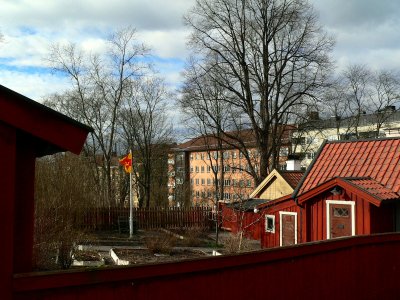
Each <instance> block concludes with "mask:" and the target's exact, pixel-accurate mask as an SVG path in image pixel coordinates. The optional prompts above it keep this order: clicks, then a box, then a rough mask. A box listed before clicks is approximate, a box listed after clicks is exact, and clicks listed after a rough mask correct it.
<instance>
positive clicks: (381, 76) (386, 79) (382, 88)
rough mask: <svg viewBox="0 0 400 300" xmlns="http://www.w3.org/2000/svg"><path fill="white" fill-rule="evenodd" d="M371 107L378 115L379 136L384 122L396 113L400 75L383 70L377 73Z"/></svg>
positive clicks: (399, 92)
mask: <svg viewBox="0 0 400 300" xmlns="http://www.w3.org/2000/svg"><path fill="white" fill-rule="evenodd" d="M372 85H373V87H372V89H373V95H374V97H373V99H372V101H371V104H370V105H371V107H372V109H373V111H374V112H375V116H376V121H375V124H376V134H377V137H378V136H379V131H380V130H381V128H382V126H383V124H384V123H385V122H386V121H388V119H389V118H390V117H391V116H392V115H393V114H394V113H395V111H396V105H398V104H399V102H400V77H399V74H398V73H396V72H394V71H389V70H381V71H378V72H376V73H375V76H374V79H373V83H372Z"/></svg>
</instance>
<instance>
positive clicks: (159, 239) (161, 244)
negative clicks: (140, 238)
mask: <svg viewBox="0 0 400 300" xmlns="http://www.w3.org/2000/svg"><path fill="white" fill-rule="evenodd" d="M175 244H176V238H175V237H174V236H172V235H170V234H167V233H164V234H157V235H154V236H152V237H147V238H146V239H145V245H146V247H147V248H148V249H149V250H150V252H151V253H163V254H171V252H172V249H173V248H174V246H175Z"/></svg>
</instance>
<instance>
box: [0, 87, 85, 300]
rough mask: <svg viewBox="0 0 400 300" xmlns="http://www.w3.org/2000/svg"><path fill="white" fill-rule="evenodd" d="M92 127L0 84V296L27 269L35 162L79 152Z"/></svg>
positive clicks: (29, 265) (29, 266) (6, 294)
mask: <svg viewBox="0 0 400 300" xmlns="http://www.w3.org/2000/svg"><path fill="white" fill-rule="evenodd" d="M89 131H91V128H89V127H87V126H85V125H83V124H81V123H78V122H76V121H74V120H72V119H70V118H68V117H66V116H64V115H62V114H60V113H57V112H56V111H54V110H51V109H49V108H47V107H45V106H43V105H41V104H39V103H37V102H35V101H33V100H31V99H29V98H27V97H25V96H22V95H20V94H18V93H16V92H14V91H12V90H10V89H7V88H6V87H4V86H2V85H0V153H1V155H0V170H1V175H0V191H1V195H0V201H1V209H0V236H1V237H2V246H1V247H0V256H1V257H2V258H3V259H1V260H0V295H1V296H2V299H11V292H12V278H13V274H14V273H22V272H29V271H31V269H32V255H33V254H32V249H33V232H34V178H35V159H36V157H40V156H43V155H48V154H53V153H56V152H60V151H67V150H68V151H71V152H73V153H76V154H78V153H79V152H80V151H81V149H82V146H83V144H84V142H85V140H86V137H87V135H88V133H89Z"/></svg>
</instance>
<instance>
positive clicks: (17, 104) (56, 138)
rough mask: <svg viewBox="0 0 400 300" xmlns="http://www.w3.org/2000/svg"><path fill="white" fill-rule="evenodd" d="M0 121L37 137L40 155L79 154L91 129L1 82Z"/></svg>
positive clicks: (36, 142)
mask: <svg viewBox="0 0 400 300" xmlns="http://www.w3.org/2000/svg"><path fill="white" fill-rule="evenodd" d="M0 122H3V123H5V124H7V125H8V126H11V127H13V128H15V129H17V130H19V131H21V132H23V133H24V134H28V135H30V136H32V137H34V138H35V148H36V153H37V156H43V155H48V154H53V153H56V152H60V151H71V152H73V153H75V154H79V153H80V151H81V149H82V145H83V144H84V142H85V140H86V137H87V134H88V132H89V131H91V130H92V129H91V128H90V127H88V126H85V125H83V124H81V123H79V122H77V121H75V120H73V119H71V118H69V117H67V116H65V115H63V114H60V113H58V112H56V111H54V110H52V109H50V108H48V107H46V106H44V105H42V104H40V103H38V102H35V101H33V100H31V99H29V98H27V97H25V96H23V95H21V94H18V93H17V92H14V91H12V90H10V89H8V88H6V87H4V86H2V85H0Z"/></svg>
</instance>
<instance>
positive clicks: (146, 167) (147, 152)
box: [120, 77, 172, 207]
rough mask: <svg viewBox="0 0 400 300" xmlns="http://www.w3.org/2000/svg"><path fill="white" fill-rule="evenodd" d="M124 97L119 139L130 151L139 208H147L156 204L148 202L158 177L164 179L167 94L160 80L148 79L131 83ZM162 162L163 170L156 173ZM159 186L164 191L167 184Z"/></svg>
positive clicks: (169, 129)
mask: <svg viewBox="0 0 400 300" xmlns="http://www.w3.org/2000/svg"><path fill="white" fill-rule="evenodd" d="M127 96H128V97H127V98H126V99H125V100H124V101H123V106H122V107H121V119H120V125H121V128H122V136H123V140H125V141H127V145H126V147H127V148H128V149H129V148H130V149H132V150H133V166H134V172H133V174H134V176H135V177H136V178H135V179H136V182H137V183H138V184H139V186H140V187H141V190H142V191H143V192H142V195H141V197H140V199H139V205H140V206H146V207H149V206H150V203H151V202H154V203H156V202H157V201H158V200H157V199H153V201H151V195H152V192H151V188H152V186H154V184H155V183H156V182H157V181H159V180H160V179H161V177H160V176H164V177H165V176H166V169H167V166H166V162H167V151H168V147H167V145H168V144H170V143H171V140H172V138H171V135H172V125H171V124H170V123H169V121H168V119H167V114H166V108H167V104H168V100H169V97H170V93H169V92H168V90H167V88H166V86H165V83H164V82H163V81H162V80H161V79H159V78H157V77H148V78H142V79H141V80H137V81H133V82H131V85H130V93H129V94H128V95H127ZM163 162H165V164H164V167H165V168H164V170H162V168H161V169H157V168H156V167H160V164H161V166H162V165H163ZM157 178H158V179H157ZM165 179H166V177H165ZM161 182H162V184H163V185H164V187H165V188H166V186H167V182H166V181H165V182H163V181H162V180H161ZM167 194H168V193H167V191H166V190H165V193H164V196H165V201H166V203H168V200H167Z"/></svg>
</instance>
